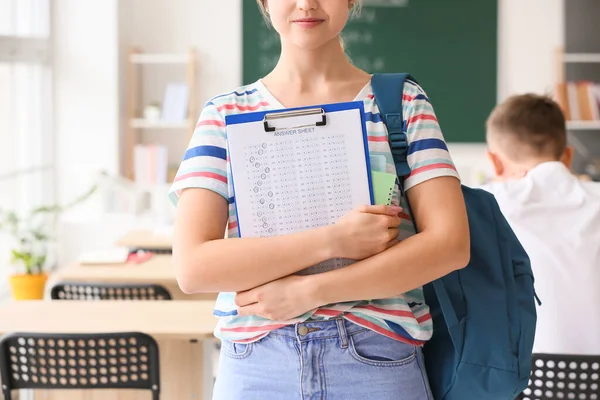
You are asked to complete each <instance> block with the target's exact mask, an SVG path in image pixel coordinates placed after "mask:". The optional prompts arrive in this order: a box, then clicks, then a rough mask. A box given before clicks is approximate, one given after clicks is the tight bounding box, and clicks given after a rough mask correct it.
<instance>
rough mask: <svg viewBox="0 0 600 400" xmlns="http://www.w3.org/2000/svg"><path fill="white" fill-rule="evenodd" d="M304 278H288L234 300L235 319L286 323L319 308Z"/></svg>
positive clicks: (242, 293) (265, 285) (238, 295)
mask: <svg viewBox="0 0 600 400" xmlns="http://www.w3.org/2000/svg"><path fill="white" fill-rule="evenodd" d="M311 290H312V289H311V287H310V285H309V284H308V279H307V277H306V276H298V275H290V276H286V277H285V278H281V279H278V280H276V281H273V282H269V283H267V284H264V285H262V286H258V287H256V288H254V289H251V290H247V291H245V292H239V293H238V294H237V295H236V296H235V304H236V305H237V306H238V315H240V316H249V315H257V316H259V317H263V318H267V319H270V320H273V321H287V320H290V319H293V318H296V317H299V316H300V315H302V314H304V313H305V312H307V311H310V310H313V309H315V308H317V307H319V306H320V304H316V303H317V300H316V296H313V295H312V294H311Z"/></svg>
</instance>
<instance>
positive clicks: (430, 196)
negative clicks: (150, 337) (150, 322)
mask: <svg viewBox="0 0 600 400" xmlns="http://www.w3.org/2000/svg"><path fill="white" fill-rule="evenodd" d="M257 1H258V6H259V7H260V8H261V10H262V11H263V13H264V14H265V16H266V17H267V18H268V20H269V21H270V23H271V24H272V26H273V27H274V29H275V30H276V31H277V32H278V33H279V36H280V38H281V56H280V59H279V62H278V64H277V66H276V67H275V68H274V70H273V71H272V72H271V73H270V74H269V75H267V76H266V77H264V78H263V79H260V80H259V81H257V82H255V83H253V84H250V85H248V86H244V87H241V88H238V89H236V90H235V91H234V92H231V93H228V94H224V95H221V96H217V97H215V98H213V99H212V100H211V101H209V102H208V103H207V104H206V106H205V107H204V109H203V111H202V114H201V116H200V120H199V122H198V126H197V129H196V132H195V133H194V136H193V138H192V140H191V142H190V145H189V149H188V150H187V152H186V155H185V158H184V161H183V162H182V163H181V167H180V169H179V172H178V175H177V178H176V180H175V183H174V185H173V188H172V192H171V198H172V200H173V201H174V202H175V203H176V204H178V211H177V217H176V223H175V240H174V261H175V268H176V274H177V280H178V282H179V285H180V287H181V289H182V290H183V291H184V292H186V293H197V292H221V293H220V294H219V297H218V300H217V304H216V307H215V311H214V314H215V315H216V316H217V317H218V318H219V323H218V326H217V328H216V330H215V335H216V336H217V337H218V338H219V339H221V342H222V347H221V357H220V361H219V371H218V375H217V382H216V385H215V392H214V393H215V395H214V396H215V397H214V398H215V399H217V400H230V399H231V400H239V399H245V400H252V399H259V400H265V399H273V400H275V399H276V400H286V399H290V400H292V399H298V400H300V399H328V400H335V399H343V400H353V399H356V400H363V399H370V400H384V399H398V400H408V399H410V400H426V399H431V394H430V390H429V385H428V381H427V376H426V373H425V367H424V365H423V358H422V354H421V346H422V345H423V344H424V343H425V342H426V341H427V340H428V339H429V338H430V337H431V334H432V324H431V318H430V315H429V310H428V308H427V305H426V304H425V303H424V299H423V293H422V289H421V286H422V285H424V284H426V283H428V282H431V281H432V280H434V279H437V278H439V277H441V276H443V275H446V274H447V273H449V272H451V271H453V270H456V269H458V268H462V267H463V266H465V265H466V264H467V262H468V258H469V233H468V224H467V216H466V210H465V206H464V201H463V198H462V193H461V190H460V183H459V180H458V179H457V178H458V175H457V172H456V170H455V168H454V166H453V163H452V161H451V159H450V155H449V154H448V151H447V148H446V145H445V143H444V139H443V136H442V133H441V131H440V129H439V126H438V123H437V120H436V118H435V114H434V111H433V108H432V106H431V105H430V104H429V101H428V99H427V97H426V95H425V93H424V91H423V90H422V89H421V87H419V86H418V85H416V84H413V83H407V85H406V86H405V90H404V93H398V96H403V99H404V100H403V102H404V103H403V104H404V116H405V118H406V120H407V133H408V140H409V145H410V147H409V157H408V161H409V164H410V167H411V170H412V173H411V174H410V176H408V177H407V178H406V180H405V189H406V195H407V197H408V199H409V200H410V204H411V206H412V212H413V213H414V216H415V219H416V220H417V221H419V233H418V234H415V230H414V227H413V226H412V223H411V222H410V216H408V215H407V214H406V213H401V212H400V211H401V208H400V207H399V206H400V204H401V199H400V196H399V194H398V188H396V190H395V196H394V202H393V204H394V206H391V207H387V206H368V205H365V206H362V207H359V208H358V209H356V210H353V211H351V212H349V213H348V214H347V215H345V216H344V217H343V218H341V219H340V220H339V221H338V222H337V223H336V224H334V225H331V226H325V227H322V228H318V229H312V230H308V231H304V232H299V233H295V234H291V235H285V236H277V237H267V238H239V237H237V236H238V233H237V222H236V213H235V204H234V199H233V188H232V182H231V176H230V174H228V170H229V167H228V161H227V150H226V149H227V142H226V140H227V138H226V133H225V122H224V121H225V120H224V118H225V116H226V115H230V114H237V113H244V112H251V111H262V110H275V109H281V108H287V107H298V106H309V105H314V104H323V103H336V102H346V101H351V100H362V101H363V102H364V106H365V111H366V112H367V113H368V114H367V115H372V117H370V120H369V122H367V126H368V136H369V155H370V158H371V161H372V165H378V164H384V165H385V167H384V168H383V169H382V170H384V171H386V172H392V173H393V172H395V168H394V163H393V160H392V156H391V153H390V149H389V145H388V141H387V132H386V129H385V126H384V124H383V122H381V118H380V117H379V115H378V112H379V111H378V108H377V104H376V102H375V99H374V96H373V94H372V90H371V86H370V78H371V77H370V75H369V74H368V73H366V72H364V71H361V70H360V69H358V68H356V67H355V66H354V65H352V64H351V63H350V61H349V60H348V59H347V57H346V55H345V53H344V49H343V46H342V43H341V41H340V32H341V31H342V29H343V28H344V26H345V24H346V22H347V19H348V17H349V15H350V14H351V13H352V12H354V11H355V10H356V9H357V7H359V6H360V4H358V3H357V2H356V1H357V0H257ZM378 161H383V163H380V162H378ZM225 226H227V227H228V238H227V239H223V230H224V227H225ZM334 257H343V258H350V259H354V260H357V262H356V263H354V264H352V265H350V266H348V267H345V268H342V269H338V270H334V271H331V272H326V273H322V274H317V275H308V276H304V275H297V274H296V273H297V272H299V271H301V270H303V269H305V268H307V267H310V266H312V265H315V264H317V263H319V262H322V261H324V260H327V259H330V258H334ZM236 293H237V295H236ZM365 299H379V300H365Z"/></svg>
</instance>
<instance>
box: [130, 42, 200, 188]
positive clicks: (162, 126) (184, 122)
mask: <svg viewBox="0 0 600 400" xmlns="http://www.w3.org/2000/svg"><path fill="white" fill-rule="evenodd" d="M161 65H165V66H167V65H180V66H181V67H182V69H181V76H175V77H173V79H174V81H185V85H184V86H185V87H187V96H186V101H187V104H186V110H185V114H186V116H185V117H184V118H179V119H164V109H163V110H160V111H159V112H161V113H162V114H161V115H159V116H157V117H154V118H152V119H147V118H144V108H145V106H146V105H145V104H143V101H142V98H143V92H144V88H143V83H142V82H143V79H142V77H143V74H144V68H146V67H147V66H157V67H160V66H161ZM197 69H198V53H197V50H196V49H195V48H190V49H189V51H188V52H187V53H145V52H143V51H142V50H141V49H139V48H135V47H134V48H132V49H130V51H129V54H128V57H127V66H126V71H127V72H126V73H127V76H126V88H125V90H126V119H127V120H126V123H125V128H124V136H125V137H124V140H123V146H124V156H125V157H124V163H123V167H122V171H121V173H122V175H123V176H125V177H126V178H129V179H132V180H135V149H136V145H137V144H139V143H140V142H141V137H142V135H143V132H144V131H146V130H171V131H174V132H176V134H181V135H187V136H186V141H189V139H190V138H191V135H192V133H193V131H194V128H195V123H194V121H195V120H194V118H195V116H196V113H197V107H198V104H197V98H198V96H197V74H198V72H197ZM169 71H171V70H169ZM165 106H166V104H163V105H162V107H163V108H164V107H165Z"/></svg>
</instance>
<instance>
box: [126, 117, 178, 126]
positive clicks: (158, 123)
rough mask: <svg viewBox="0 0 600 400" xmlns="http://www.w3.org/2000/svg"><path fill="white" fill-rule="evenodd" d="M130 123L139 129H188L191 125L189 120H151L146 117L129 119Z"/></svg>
mask: <svg viewBox="0 0 600 400" xmlns="http://www.w3.org/2000/svg"><path fill="white" fill-rule="evenodd" d="M129 125H130V126H131V127H132V128H139V129H188V128H189V127H190V122H189V121H181V122H170V121H160V120H159V121H149V120H146V119H141V118H138V119H132V120H131V121H129Z"/></svg>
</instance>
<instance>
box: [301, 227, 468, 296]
mask: <svg viewBox="0 0 600 400" xmlns="http://www.w3.org/2000/svg"><path fill="white" fill-rule="evenodd" d="M432 249H435V250H434V251H432ZM469 257H470V256H469V237H468V235H467V236H463V237H459V236H452V235H447V234H441V233H440V234H438V233H433V232H428V233H425V232H424V233H419V234H417V235H415V236H412V237H410V238H408V239H406V240H403V241H402V242H400V243H398V244H397V245H395V246H393V247H391V248H390V249H388V250H386V251H384V252H382V253H380V254H377V255H375V256H373V257H370V258H368V259H366V260H363V261H360V262H357V263H354V264H352V265H350V266H348V267H346V268H342V269H338V270H334V271H330V272H326V273H323V274H318V275H312V276H309V277H307V280H308V281H309V282H308V283H309V285H310V286H311V287H312V288H313V289H312V290H311V293H312V294H313V295H314V296H317V299H316V302H317V303H318V304H319V305H325V304H332V303H339V302H344V301H357V300H364V299H379V298H388V297H393V296H398V295H400V294H402V293H406V292H408V291H410V290H413V289H415V288H418V287H421V286H423V285H425V284H427V283H429V282H432V281H434V280H435V279H438V278H440V277H442V276H444V275H447V274H448V273H450V272H452V271H454V270H457V269H460V268H463V267H464V266H466V265H467V264H468V262H469Z"/></svg>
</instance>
